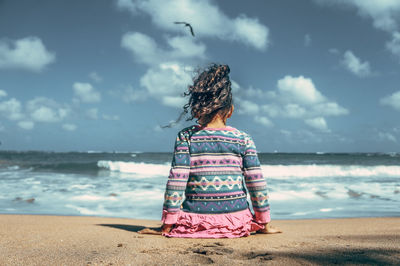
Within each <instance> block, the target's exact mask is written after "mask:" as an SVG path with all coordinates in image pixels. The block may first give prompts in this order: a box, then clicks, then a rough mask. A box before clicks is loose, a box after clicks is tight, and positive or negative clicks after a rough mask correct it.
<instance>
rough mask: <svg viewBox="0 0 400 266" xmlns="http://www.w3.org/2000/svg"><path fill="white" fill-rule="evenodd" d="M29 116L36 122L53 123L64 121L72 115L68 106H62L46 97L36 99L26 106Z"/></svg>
mask: <svg viewBox="0 0 400 266" xmlns="http://www.w3.org/2000/svg"><path fill="white" fill-rule="evenodd" d="M26 110H27V114H28V115H29V116H30V117H31V118H32V119H33V120H34V121H36V122H44V123H52V122H59V121H62V120H63V119H64V118H66V117H67V116H68V114H69V113H70V108H69V107H68V106H61V105H60V104H58V103H57V102H56V101H54V100H52V99H49V98H46V97H36V98H34V99H32V100H30V101H28V102H27V104H26Z"/></svg>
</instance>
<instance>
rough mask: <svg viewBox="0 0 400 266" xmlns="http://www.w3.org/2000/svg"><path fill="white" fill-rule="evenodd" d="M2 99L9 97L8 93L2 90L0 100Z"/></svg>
mask: <svg viewBox="0 0 400 266" xmlns="http://www.w3.org/2000/svg"><path fill="white" fill-rule="evenodd" d="M1 97H7V92H6V91H4V90H0V98H1Z"/></svg>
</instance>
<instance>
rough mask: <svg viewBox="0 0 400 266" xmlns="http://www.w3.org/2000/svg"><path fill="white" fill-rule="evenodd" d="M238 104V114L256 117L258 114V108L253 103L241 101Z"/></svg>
mask: <svg viewBox="0 0 400 266" xmlns="http://www.w3.org/2000/svg"><path fill="white" fill-rule="evenodd" d="M238 104H239V110H238V113H239V114H248V115H257V114H258V113H259V112H260V107H259V106H258V104H257V103H255V102H252V101H249V100H244V99H241V100H240V101H239V103H238Z"/></svg>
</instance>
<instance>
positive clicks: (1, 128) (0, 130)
mask: <svg viewBox="0 0 400 266" xmlns="http://www.w3.org/2000/svg"><path fill="white" fill-rule="evenodd" d="M5 129H6V128H5V127H4V126H3V125H2V124H1V123H0V132H3V131H4V130H5Z"/></svg>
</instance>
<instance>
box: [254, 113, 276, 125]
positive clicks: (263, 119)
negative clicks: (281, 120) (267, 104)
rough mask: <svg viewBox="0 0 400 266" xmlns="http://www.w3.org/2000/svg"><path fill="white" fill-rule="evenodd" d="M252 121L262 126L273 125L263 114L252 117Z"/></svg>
mask: <svg viewBox="0 0 400 266" xmlns="http://www.w3.org/2000/svg"><path fill="white" fill-rule="evenodd" d="M254 121H255V122H256V123H259V124H261V125H263V126H266V127H272V126H273V123H272V122H271V120H269V119H268V117H265V116H258V115H256V116H255V117H254Z"/></svg>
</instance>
